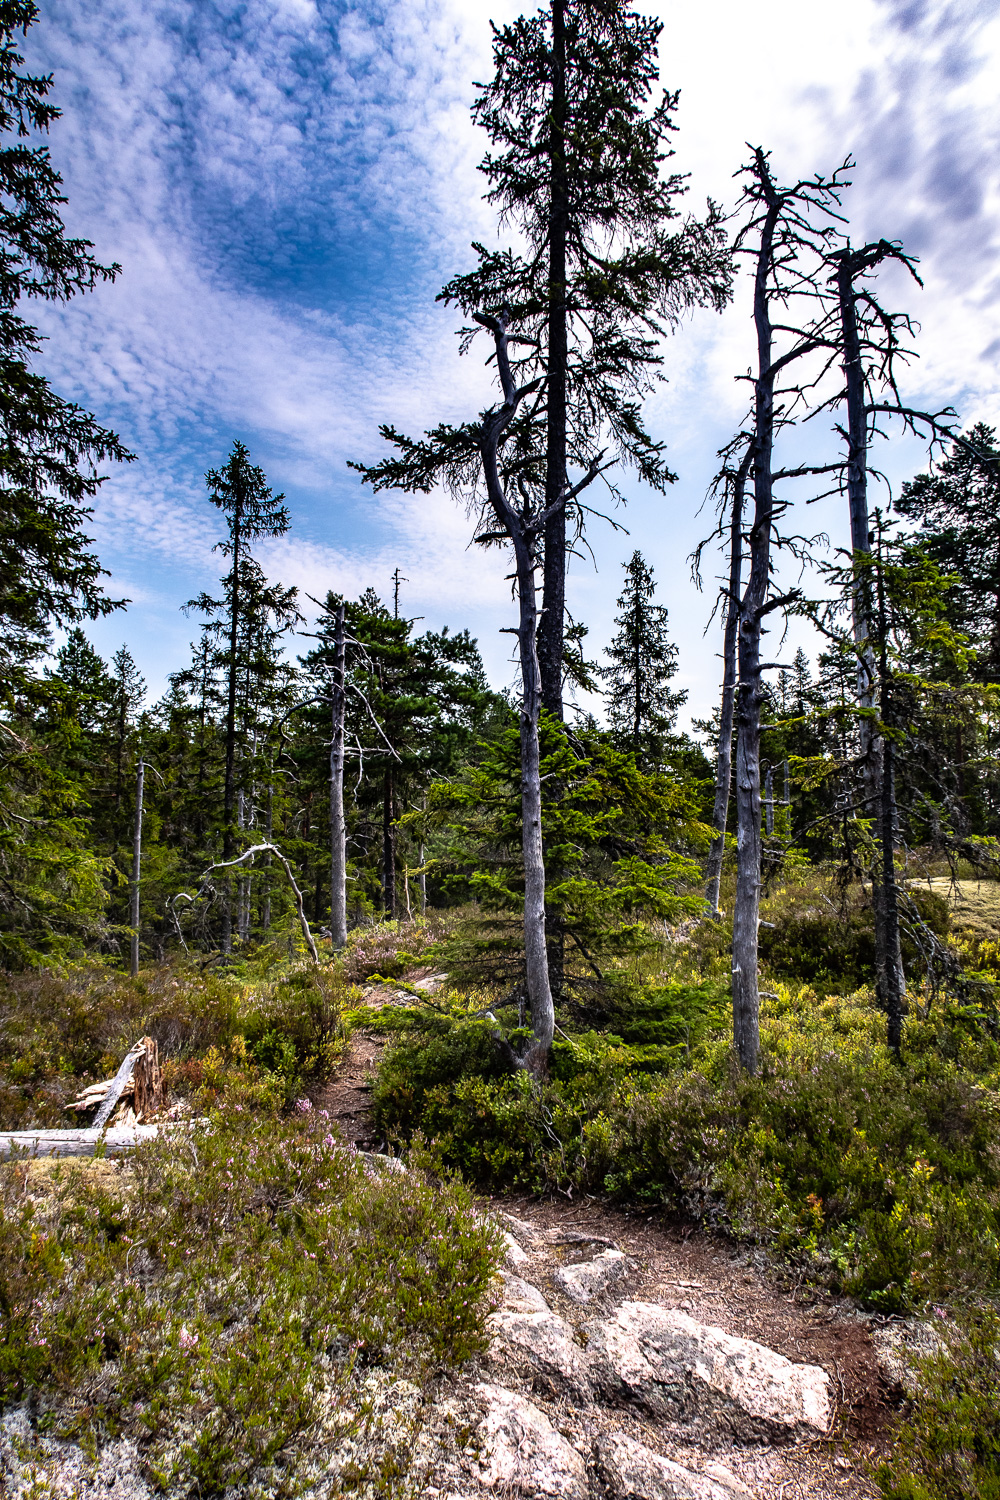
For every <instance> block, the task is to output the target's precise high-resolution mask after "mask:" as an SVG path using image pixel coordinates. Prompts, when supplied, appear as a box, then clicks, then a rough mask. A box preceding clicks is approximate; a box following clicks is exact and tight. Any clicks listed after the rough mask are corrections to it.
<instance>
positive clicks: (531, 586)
mask: <svg viewBox="0 0 1000 1500" xmlns="http://www.w3.org/2000/svg"><path fill="white" fill-rule="evenodd" d="M514 551H515V556H516V559H517V587H518V596H519V600H520V623H519V626H518V632H517V636H518V647H519V656H520V661H521V682H522V687H523V696H522V702H521V714H520V728H521V847H522V854H523V859H524V960H525V980H526V985H527V990H528V1000H529V1003H530V1005H531V1026H532V1031H533V1033H534V1035H533V1040H532V1045H531V1049H530V1051H529V1053H528V1056H527V1057H526V1059H525V1062H526V1064H527V1065H528V1067H529V1068H530V1069H531V1070H532V1071H534V1072H541V1071H542V1070H543V1069H544V1067H545V1065H546V1062H547V1059H548V1054H549V1049H550V1047H551V1046H552V1039H553V1037H554V1035H555V1008H554V1006H553V1002H552V990H551V987H550V984H549V955H548V946H547V943H546V940H545V853H544V847H543V841H542V781H541V769H540V753H539V745H538V719H539V712H540V710H541V697H542V694H541V672H540V669H539V664H538V654H537V649H536V646H535V629H536V623H537V611H536V605H535V571H534V558H533V557H532V556H531V554H530V550H529V548H528V546H527V545H526V542H525V540H524V539H523V538H522V539H521V541H520V544H518V543H515V548H514Z"/></svg>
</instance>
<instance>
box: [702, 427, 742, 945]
mask: <svg viewBox="0 0 1000 1500" xmlns="http://www.w3.org/2000/svg"><path fill="white" fill-rule="evenodd" d="M752 456H753V448H752V446H751V447H748V449H747V451H746V453H745V454H744V456H743V459H742V460H741V462H740V466H739V468H738V469H737V471H736V475H735V478H734V480H733V504H732V510H731V512H730V521H729V592H728V594H727V598H726V628H725V632H724V635H723V640H722V706H721V708H720V711H719V743H718V748H717V750H716V755H715V801H714V804H713V807H712V827H713V828H714V829H715V838H714V839H713V840H712V847H711V849H710V850H709V855H708V870H707V874H708V883H707V885H706V887H705V897H706V899H707V901H708V903H709V906H710V907H711V912H712V916H713V917H716V918H717V917H718V916H719V915H720V913H719V886H720V883H721V881H722V860H723V856H724V854H725V852H726V824H727V822H728V821H729V795H730V791H731V789H732V779H733V717H734V714H735V709H736V642H737V637H738V635H739V627H740V586H741V583H742V574H743V501H744V497H745V494H746V482H747V475H748V473H749V471H750V462H751V458H752Z"/></svg>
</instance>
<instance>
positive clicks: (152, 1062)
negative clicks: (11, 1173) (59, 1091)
mask: <svg viewBox="0 0 1000 1500" xmlns="http://www.w3.org/2000/svg"><path fill="white" fill-rule="evenodd" d="M126 1097H131V1101H132V1110H131V1111H128V1112H127V1121H122V1122H121V1123H120V1124H117V1125H112V1126H110V1127H108V1126H107V1122H108V1120H109V1119H110V1118H111V1114H112V1112H113V1110H114V1109H115V1107H116V1105H118V1103H119V1102H120V1101H121V1100H122V1099H124V1098H126ZM97 1106H100V1107H99V1108H98V1109H97V1114H96V1116H95V1118H94V1121H93V1124H92V1125H91V1127H90V1129H89V1130H13V1131H7V1132H6V1133H2V1134H0V1157H2V1156H10V1155H11V1154H12V1153H13V1152H14V1151H16V1150H27V1151H30V1152H31V1153H32V1155H38V1156H93V1154H94V1151H95V1150H96V1148H97V1145H98V1142H100V1141H103V1142H104V1145H105V1149H106V1150H107V1153H108V1155H109V1156H118V1155H120V1153H121V1152H122V1151H130V1150H132V1148H133V1147H134V1146H136V1145H137V1144H138V1142H139V1141H143V1140H148V1139H149V1138H150V1136H154V1135H156V1134H157V1132H158V1129H159V1127H158V1126H157V1125H154V1124H150V1123H149V1117H150V1116H151V1115H155V1114H157V1113H158V1112H159V1111H160V1110H161V1109H162V1108H163V1078H162V1075H161V1073H160V1058H159V1049H158V1047H157V1045H156V1042H155V1041H154V1040H153V1038H152V1037H151V1036H144V1037H143V1038H142V1040H141V1041H139V1042H136V1044H135V1046H134V1047H133V1048H131V1050H130V1051H129V1052H127V1053H126V1055H125V1058H124V1059H123V1061H122V1065H121V1067H120V1068H119V1069H118V1072H117V1073H116V1074H115V1076H114V1078H106V1079H104V1080H103V1082H101V1083H92V1084H91V1085H90V1087H89V1088H86V1089H84V1091H83V1093H82V1094H81V1095H80V1096H79V1098H78V1099H74V1100H73V1102H72V1104H68V1105H67V1106H66V1108H67V1109H74V1110H76V1111H77V1112H78V1113H81V1114H82V1113H85V1112H86V1111H87V1110H89V1109H94V1108H97ZM175 1128H176V1127H175Z"/></svg>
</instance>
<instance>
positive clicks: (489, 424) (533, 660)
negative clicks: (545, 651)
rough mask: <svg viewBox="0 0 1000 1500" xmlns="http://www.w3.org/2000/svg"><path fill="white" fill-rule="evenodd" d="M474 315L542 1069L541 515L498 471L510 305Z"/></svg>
mask: <svg viewBox="0 0 1000 1500" xmlns="http://www.w3.org/2000/svg"><path fill="white" fill-rule="evenodd" d="M474 316H475V318H476V321H477V322H479V323H481V324H482V325H483V326H484V327H485V328H488V329H489V330H490V332H491V333H492V334H493V339H494V344H495V347H496V359H497V373H498V375H499V377H500V384H501V389H502V390H503V396H504V400H503V405H502V406H501V407H499V408H498V409H497V410H495V411H493V412H491V413H488V414H487V416H486V417H485V418H484V420H483V425H482V428H481V429H480V435H479V450H480V453H481V455H482V460H483V478H484V479H485V482H486V493H487V495H488V497H489V501H490V505H491V506H492V508H493V511H494V513H495V515H496V518H497V520H498V521H499V523H500V525H501V526H502V527H503V529H504V531H505V532H506V533H507V536H508V537H509V538H510V543H511V547H512V548H513V551H514V560H515V566H516V577H517V596H518V614H519V619H518V629H517V644H518V656H519V658H520V664H521V684H522V690H523V691H522V700H521V713H520V730H521V850H522V857H523V861H524V960H525V964H524V967H525V987H526V989H527V991H528V1004H529V1006H530V1007H531V1028H532V1032H533V1036H532V1044H531V1047H530V1048H529V1049H528V1052H527V1054H526V1056H525V1058H524V1063H525V1067H526V1068H528V1069H529V1071H531V1072H532V1073H534V1074H535V1075H536V1076H539V1075H541V1074H542V1073H544V1071H545V1069H546V1067H547V1065H548V1055H549V1051H550V1049H551V1046H552V1039H553V1037H554V1035H555V1019H556V1018H555V1008H554V1006H553V1004H552V990H551V988H550V986H549V967H548V955H547V953H546V944H545V857H544V847H543V843H542V785H541V768H540V753H539V745H538V721H539V715H540V712H541V671H540V668H539V664H538V647H537V642H536V631H537V628H538V606H537V602H536V597H535V548H534V541H535V535H536V526H537V522H536V521H534V520H533V519H532V518H531V517H529V516H528V515H526V514H522V513H520V512H519V511H518V510H516V509H515V507H514V506H512V505H511V503H510V501H509V500H508V498H507V494H506V491H505V489H504V486H503V482H502V480H501V478H500V473H499V465H498V453H499V448H500V440H501V437H502V435H503V433H504V431H505V430H506V428H507V427H508V425H509V424H510V421H511V419H512V417H513V416H514V413H515V412H516V410H517V405H518V402H519V401H520V400H521V398H522V396H523V395H524V390H523V389H522V390H518V389H517V387H516V386H515V384H514V379H513V376H512V375H511V370H510V358H509V355H508V350H507V322H508V319H509V313H508V312H507V311H506V310H504V312H503V313H501V315H500V316H499V317H491V316H489V315H487V314H484V313H476V314H474Z"/></svg>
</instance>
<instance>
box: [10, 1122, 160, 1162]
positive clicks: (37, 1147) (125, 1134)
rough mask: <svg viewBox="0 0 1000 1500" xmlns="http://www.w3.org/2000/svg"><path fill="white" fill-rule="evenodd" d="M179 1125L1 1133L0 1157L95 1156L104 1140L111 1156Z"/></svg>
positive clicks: (131, 1148)
mask: <svg viewBox="0 0 1000 1500" xmlns="http://www.w3.org/2000/svg"><path fill="white" fill-rule="evenodd" d="M164 1128H165V1129H171V1128H172V1129H176V1128H177V1127H176V1125H173V1126H166V1127H161V1126H159V1125H124V1126H115V1127H112V1128H111V1129H109V1130H94V1129H90V1130H11V1131H7V1132H6V1133H5V1134H0V1157H6V1156H13V1155H15V1154H17V1153H20V1152H25V1151H26V1152H28V1153H29V1154H30V1155H31V1156H40V1157H45V1156H93V1154H94V1152H95V1151H96V1149H97V1147H98V1144H99V1143H100V1142H102V1141H103V1143H104V1148H105V1151H106V1152H107V1154H108V1156H121V1154H122V1153H123V1152H124V1151H132V1150H134V1148H135V1147H136V1146H137V1145H138V1144H139V1142H140V1141H148V1140H150V1139H151V1138H152V1137H153V1136H155V1135H158V1134H159V1132H160V1130H161V1129H164Z"/></svg>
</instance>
